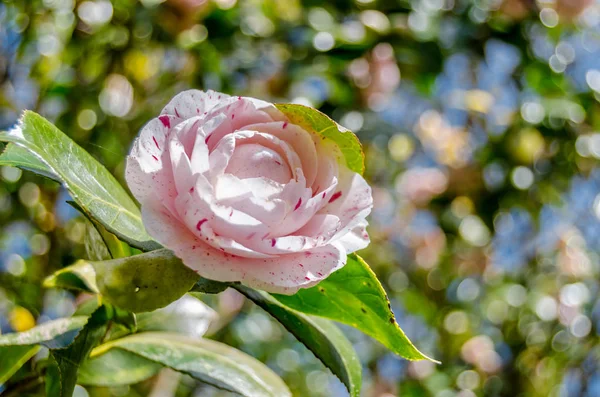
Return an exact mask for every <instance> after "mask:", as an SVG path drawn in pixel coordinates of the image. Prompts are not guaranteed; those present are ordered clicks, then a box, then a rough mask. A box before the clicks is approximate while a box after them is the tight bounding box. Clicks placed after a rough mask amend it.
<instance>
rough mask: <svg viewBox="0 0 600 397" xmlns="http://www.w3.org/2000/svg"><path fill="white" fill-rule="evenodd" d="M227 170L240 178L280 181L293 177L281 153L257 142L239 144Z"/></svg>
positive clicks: (286, 180) (287, 180)
mask: <svg viewBox="0 0 600 397" xmlns="http://www.w3.org/2000/svg"><path fill="white" fill-rule="evenodd" d="M225 172H227V173H229V174H232V175H235V176H237V177H238V178H240V179H246V178H261V177H262V178H268V179H271V180H273V181H275V182H278V183H287V182H289V181H290V179H292V173H291V172H290V167H288V165H287V162H286V161H285V160H284V159H283V158H282V157H281V156H280V155H279V153H277V152H275V151H274V150H271V149H269V148H266V147H264V146H261V145H258V144H256V143H248V144H245V145H239V146H237V147H236V148H235V150H234V151H233V155H232V156H231V159H229V164H228V165H227V168H226V169H225Z"/></svg>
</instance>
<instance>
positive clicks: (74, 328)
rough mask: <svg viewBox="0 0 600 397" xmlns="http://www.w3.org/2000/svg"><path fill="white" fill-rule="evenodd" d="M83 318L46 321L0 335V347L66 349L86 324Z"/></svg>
mask: <svg viewBox="0 0 600 397" xmlns="http://www.w3.org/2000/svg"><path fill="white" fill-rule="evenodd" d="M87 320H88V318H87V317H84V316H77V317H69V318H60V319H58V320H53V321H48V322H47V323H43V324H41V325H38V326H36V327H33V328H31V329H29V330H27V331H24V332H14V333H10V334H4V335H0V346H26V345H36V344H41V345H44V346H46V347H48V348H50V349H55V348H61V347H66V346H68V345H69V344H71V343H72V342H73V339H75V336H77V334H78V333H79V331H81V329H82V328H83V326H84V325H85V324H86V323H87Z"/></svg>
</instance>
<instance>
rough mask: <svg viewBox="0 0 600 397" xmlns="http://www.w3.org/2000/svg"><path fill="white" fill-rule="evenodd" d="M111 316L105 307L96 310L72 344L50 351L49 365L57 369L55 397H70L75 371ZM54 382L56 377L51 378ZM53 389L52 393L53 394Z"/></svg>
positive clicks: (73, 386) (74, 382) (101, 333)
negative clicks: (58, 390) (57, 385)
mask: <svg viewBox="0 0 600 397" xmlns="http://www.w3.org/2000/svg"><path fill="white" fill-rule="evenodd" d="M111 315H112V314H109V313H108V309H107V308H106V306H101V307H100V308H98V309H97V310H96V311H95V312H94V313H93V314H92V315H91V316H90V318H89V320H88V322H87V323H86V324H85V326H84V327H83V329H82V330H81V332H79V334H78V335H77V336H76V337H75V340H74V341H73V343H72V344H70V345H69V346H67V347H65V348H61V349H50V365H51V366H54V367H55V369H58V372H56V371H54V373H55V374H56V373H57V374H58V378H59V385H60V388H59V389H60V393H59V394H58V395H57V397H59V396H60V397H71V396H72V395H73V390H74V389H75V384H76V383H77V371H78V370H79V366H80V365H81V363H82V362H83V361H84V360H85V359H86V358H87V356H88V355H89V354H90V352H91V350H92V348H93V347H94V346H95V345H96V344H98V343H99V342H100V340H101V339H102V337H103V336H104V334H105V333H106V328H107V323H108V320H109V317H110V316H111ZM52 378H53V379H52V382H55V378H56V376H55V375H54V376H53V377H52ZM55 391H56V390H55V388H53V393H54V392H55Z"/></svg>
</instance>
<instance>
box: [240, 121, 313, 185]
mask: <svg viewBox="0 0 600 397" xmlns="http://www.w3.org/2000/svg"><path fill="white" fill-rule="evenodd" d="M284 124H285V125H286V127H285V128H283V125H284ZM244 129H247V130H251V131H258V132H263V133H266V134H270V135H273V136H275V137H277V138H279V139H281V140H283V141H285V142H287V143H288V144H289V145H290V146H291V147H292V149H293V150H294V151H295V152H296V153H297V154H298V156H299V158H300V161H301V163H302V171H303V172H304V177H305V178H306V183H307V186H312V184H313V182H314V181H315V178H316V176H317V166H318V161H317V151H316V149H315V142H314V141H313V137H312V136H311V134H310V133H308V132H307V131H305V130H303V129H302V128H300V127H298V126H297V125H294V124H288V123H287V122H271V123H262V124H252V125H247V126H245V127H244ZM317 139H318V138H317Z"/></svg>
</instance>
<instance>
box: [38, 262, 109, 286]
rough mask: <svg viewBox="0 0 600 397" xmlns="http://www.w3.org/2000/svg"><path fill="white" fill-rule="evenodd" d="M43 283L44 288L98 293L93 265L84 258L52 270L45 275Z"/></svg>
mask: <svg viewBox="0 0 600 397" xmlns="http://www.w3.org/2000/svg"><path fill="white" fill-rule="evenodd" d="M43 285H44V287H45V288H65V289H74V290H78V291H86V292H92V293H98V286H97V285H96V272H95V271H94V267H93V266H92V265H91V264H90V263H89V262H87V261H84V260H79V261H77V262H75V263H74V264H73V265H71V266H67V267H64V268H62V269H60V270H58V271H56V272H54V274H52V275H50V276H48V277H46V279H45V280H44V283H43Z"/></svg>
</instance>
